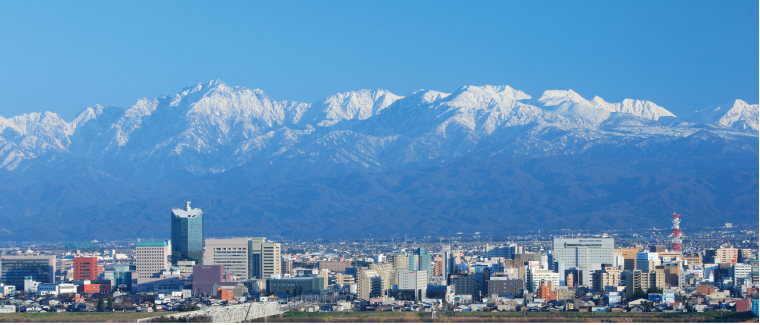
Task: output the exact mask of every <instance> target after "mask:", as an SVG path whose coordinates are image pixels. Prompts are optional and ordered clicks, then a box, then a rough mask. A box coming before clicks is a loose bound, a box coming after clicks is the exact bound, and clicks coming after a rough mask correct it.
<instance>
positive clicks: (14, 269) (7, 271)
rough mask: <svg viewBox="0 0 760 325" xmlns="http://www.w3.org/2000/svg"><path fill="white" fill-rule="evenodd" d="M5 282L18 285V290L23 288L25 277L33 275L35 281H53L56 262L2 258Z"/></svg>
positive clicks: (0, 262) (3, 279) (3, 280)
mask: <svg viewBox="0 0 760 325" xmlns="http://www.w3.org/2000/svg"><path fill="white" fill-rule="evenodd" d="M0 264H2V266H1V267H2V278H0V279H1V280H2V282H3V284H9V285H14V286H16V290H23V288H24V278H25V277H27V276H31V277H32V279H33V280H34V281H37V282H40V283H53V282H54V280H52V279H53V276H54V275H55V262H53V265H51V264H50V260H49V259H47V258H45V259H2V260H1V261H0Z"/></svg>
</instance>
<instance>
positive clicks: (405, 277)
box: [398, 270, 428, 301]
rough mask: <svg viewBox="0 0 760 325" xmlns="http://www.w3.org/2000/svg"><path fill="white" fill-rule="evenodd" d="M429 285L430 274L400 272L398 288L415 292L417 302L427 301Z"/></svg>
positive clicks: (423, 272)
mask: <svg viewBox="0 0 760 325" xmlns="http://www.w3.org/2000/svg"><path fill="white" fill-rule="evenodd" d="M427 285H428V272H427V271H426V270H423V271H408V270H402V271H398V288H399V289H401V290H414V296H415V297H416V298H417V299H416V300H417V301H421V300H422V299H425V298H426V297H427V296H426V293H425V292H426V291H427Z"/></svg>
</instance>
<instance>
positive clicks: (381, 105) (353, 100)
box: [306, 89, 403, 126]
mask: <svg viewBox="0 0 760 325" xmlns="http://www.w3.org/2000/svg"><path fill="white" fill-rule="evenodd" d="M401 98H403V97H401V96H398V95H395V94H393V93H391V92H390V91H387V90H384V89H376V90H366V89H363V90H359V91H349V92H345V93H338V94H335V95H332V96H330V97H327V98H325V99H324V100H323V101H321V102H317V103H314V104H312V107H311V108H309V111H310V112H311V113H310V114H309V116H308V118H307V121H306V123H316V124H318V125H321V126H328V125H333V124H335V123H337V122H339V121H342V120H355V119H356V120H366V119H368V118H370V117H372V116H374V115H377V114H378V113H379V112H380V111H382V110H383V109H385V108H386V107H388V106H390V105H391V104H393V103H394V102H395V101H397V100H399V99H401Z"/></svg>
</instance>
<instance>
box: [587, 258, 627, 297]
mask: <svg viewBox="0 0 760 325" xmlns="http://www.w3.org/2000/svg"><path fill="white" fill-rule="evenodd" d="M591 283H592V286H593V290H594V292H603V291H604V288H605V287H617V286H618V285H620V270H619V269H617V268H614V267H612V266H611V265H608V264H604V265H602V269H601V270H598V271H596V272H594V273H593V274H592V281H591Z"/></svg>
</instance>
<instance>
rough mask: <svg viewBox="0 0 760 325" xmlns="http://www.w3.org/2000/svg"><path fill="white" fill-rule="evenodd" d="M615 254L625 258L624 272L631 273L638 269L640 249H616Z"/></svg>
mask: <svg viewBox="0 0 760 325" xmlns="http://www.w3.org/2000/svg"><path fill="white" fill-rule="evenodd" d="M614 252H615V253H618V254H620V255H622V256H623V259H624V262H623V270H626V271H630V270H635V269H636V253H638V252H639V249H638V248H616V249H615V250H614Z"/></svg>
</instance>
